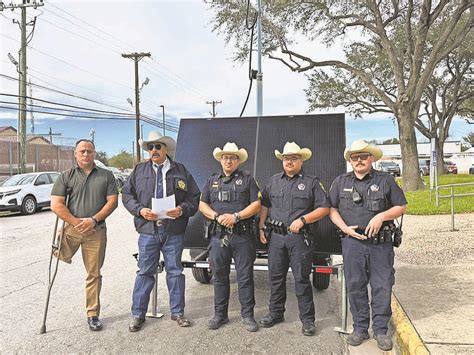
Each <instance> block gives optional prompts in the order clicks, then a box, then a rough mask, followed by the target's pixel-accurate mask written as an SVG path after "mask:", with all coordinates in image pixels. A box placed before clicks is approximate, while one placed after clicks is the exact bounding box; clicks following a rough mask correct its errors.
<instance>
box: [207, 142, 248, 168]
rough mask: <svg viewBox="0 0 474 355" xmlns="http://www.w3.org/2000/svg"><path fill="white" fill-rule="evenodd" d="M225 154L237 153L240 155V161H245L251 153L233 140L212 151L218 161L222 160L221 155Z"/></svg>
mask: <svg viewBox="0 0 474 355" xmlns="http://www.w3.org/2000/svg"><path fill="white" fill-rule="evenodd" d="M224 154H232V155H237V156H238V157H239V160H240V163H241V164H242V163H244V162H245V161H246V160H247V158H248V157H249V155H248V154H247V151H246V150H245V149H244V148H240V149H239V148H238V147H237V145H236V144H235V143H232V142H227V143H226V144H225V145H224V147H223V148H222V149H221V148H219V147H216V148H214V151H213V152H212V155H214V158H215V159H216V160H217V161H220V160H221V157H222V156H223V155H224Z"/></svg>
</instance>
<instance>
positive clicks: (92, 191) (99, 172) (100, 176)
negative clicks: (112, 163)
mask: <svg viewBox="0 0 474 355" xmlns="http://www.w3.org/2000/svg"><path fill="white" fill-rule="evenodd" d="M68 188H72V192H71V195H70V197H69V205H68V209H69V211H70V212H71V213H72V214H73V215H74V216H76V217H78V218H83V217H91V216H93V215H95V214H96V213H97V212H99V211H100V210H101V209H102V207H104V205H105V203H106V202H107V196H110V195H117V194H118V191H117V185H116V182H115V177H114V174H113V173H112V172H111V171H110V170H107V169H102V168H99V167H97V166H94V167H93V168H92V171H91V172H90V174H89V175H86V174H85V173H84V171H83V170H82V169H81V168H79V167H78V166H76V167H74V168H71V169H69V170H67V171H64V172H63V173H61V175H60V176H59V177H58V179H56V182H55V183H54V186H53V189H52V191H51V195H52V196H66V189H68Z"/></svg>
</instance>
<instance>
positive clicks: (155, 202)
mask: <svg viewBox="0 0 474 355" xmlns="http://www.w3.org/2000/svg"><path fill="white" fill-rule="evenodd" d="M173 208H176V205H175V200H174V195H171V196H166V197H163V198H154V197H152V199H151V209H152V210H153V212H155V213H156V214H157V215H158V219H164V218H171V217H169V216H167V215H166V211H169V210H172V209H173Z"/></svg>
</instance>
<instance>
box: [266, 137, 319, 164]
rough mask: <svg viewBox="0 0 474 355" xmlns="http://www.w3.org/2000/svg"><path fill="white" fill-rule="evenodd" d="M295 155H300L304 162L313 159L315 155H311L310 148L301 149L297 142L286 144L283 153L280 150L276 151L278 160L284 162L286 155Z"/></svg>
mask: <svg viewBox="0 0 474 355" xmlns="http://www.w3.org/2000/svg"><path fill="white" fill-rule="evenodd" d="M293 154H296V155H300V156H301V160H303V161H305V160H308V159H309V158H311V155H313V153H311V150H309V149H308V148H303V149H301V148H300V146H299V145H298V144H296V143H295V142H286V143H285V146H284V147H283V153H280V152H279V151H278V150H276V149H275V156H276V157H277V159H280V160H283V157H284V156H285V155H293Z"/></svg>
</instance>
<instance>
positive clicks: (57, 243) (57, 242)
mask: <svg viewBox="0 0 474 355" xmlns="http://www.w3.org/2000/svg"><path fill="white" fill-rule="evenodd" d="M70 194H71V189H68V190H67V191H66V202H65V203H66V207H67V206H68V204H69V196H70ZM58 224H59V217H58V216H56V222H55V224H54V234H53V241H52V243H51V255H50V257H49V267H48V293H47V295H46V304H45V306H44V314H43V323H42V324H41V329H40V334H44V333H46V317H47V316H48V307H49V297H50V296H51V289H52V288H53V283H54V279H55V278H56V274H57V273H58V266H59V253H60V252H61V242H62V239H63V235H64V226H65V224H66V222H65V221H62V224H61V232H60V233H57V231H58ZM55 253H56V264H55V265H54V270H53V271H51V266H52V264H53V256H54V254H55Z"/></svg>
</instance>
